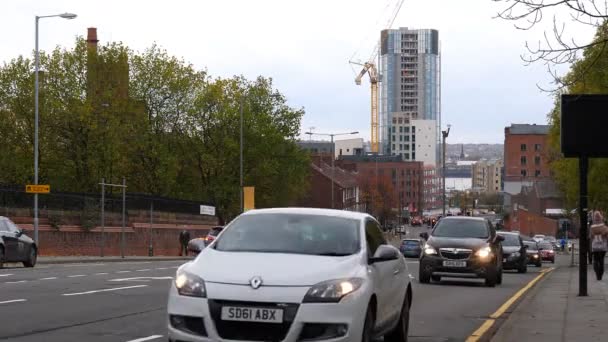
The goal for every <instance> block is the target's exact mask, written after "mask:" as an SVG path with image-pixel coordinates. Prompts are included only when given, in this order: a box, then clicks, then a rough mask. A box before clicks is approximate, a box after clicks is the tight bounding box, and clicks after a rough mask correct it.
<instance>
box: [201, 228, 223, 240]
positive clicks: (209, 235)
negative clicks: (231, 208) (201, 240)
mask: <svg viewBox="0 0 608 342" xmlns="http://www.w3.org/2000/svg"><path fill="white" fill-rule="evenodd" d="M223 229H224V227H223V226H217V227H212V228H211V229H209V232H208V233H207V236H205V243H206V244H207V245H208V244H210V243H212V242H213V240H215V238H216V237H217V236H218V235H219V234H220V233H221V232H222V230H223Z"/></svg>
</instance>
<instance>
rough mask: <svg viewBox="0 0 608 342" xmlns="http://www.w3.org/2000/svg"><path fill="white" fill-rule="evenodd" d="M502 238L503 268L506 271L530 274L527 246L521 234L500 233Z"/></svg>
mask: <svg viewBox="0 0 608 342" xmlns="http://www.w3.org/2000/svg"><path fill="white" fill-rule="evenodd" d="M498 235H500V236H502V237H503V238H504V240H503V241H502V267H503V269H505V270H517V272H519V273H526V272H528V256H527V255H526V248H527V247H526V245H525V244H524V242H523V241H522V240H521V237H520V236H519V234H515V233H507V232H498Z"/></svg>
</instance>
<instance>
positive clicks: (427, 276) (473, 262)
mask: <svg viewBox="0 0 608 342" xmlns="http://www.w3.org/2000/svg"><path fill="white" fill-rule="evenodd" d="M420 236H421V237H422V238H424V239H426V240H427V241H426V243H425V245H424V249H423V253H422V256H421V257H420V266H419V272H420V274H419V278H418V279H419V280H420V282H421V283H428V282H429V281H430V280H431V279H432V280H433V281H440V280H441V277H459V278H483V279H485V284H486V286H489V287H493V286H495V285H496V284H500V283H502V247H501V244H500V242H501V241H502V240H503V237H502V236H500V235H497V234H496V231H495V230H494V228H493V227H492V226H491V225H490V224H488V221H487V220H485V219H483V218H478V217H467V216H450V217H444V218H442V219H441V220H440V221H439V222H438V223H437V225H436V226H435V228H433V230H432V231H431V234H430V235H429V234H428V233H422V234H420Z"/></svg>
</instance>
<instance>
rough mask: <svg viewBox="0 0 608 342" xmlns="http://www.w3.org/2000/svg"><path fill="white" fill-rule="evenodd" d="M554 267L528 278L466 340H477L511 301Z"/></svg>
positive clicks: (473, 341)
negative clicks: (526, 281)
mask: <svg viewBox="0 0 608 342" xmlns="http://www.w3.org/2000/svg"><path fill="white" fill-rule="evenodd" d="M553 270H554V268H553V267H550V268H545V269H543V270H542V271H540V274H539V275H537V276H536V277H535V278H534V279H532V280H530V282H528V284H526V286H524V287H522V288H521V289H520V290H519V291H517V292H516V293H515V294H514V295H513V296H512V297H511V298H509V299H508V300H507V301H506V302H504V304H502V305H501V306H500V307H499V308H498V310H496V311H495V312H494V313H493V314H491V315H490V318H489V319H486V320H485V321H484V322H483V324H482V325H481V326H480V327H479V328H478V329H477V330H475V331H474V332H473V334H471V336H469V337H468V338H467V339H466V342H477V341H479V340H480V339H481V338H482V337H483V335H484V334H485V333H486V332H488V330H490V328H491V327H492V325H494V322H495V321H496V320H497V319H498V318H500V316H502V315H503V314H504V313H505V311H507V310H508V309H509V308H510V307H511V305H513V303H515V302H516V301H517V300H518V299H519V298H521V296H523V295H524V294H525V293H526V292H527V291H528V290H529V289H530V288H531V287H532V286H534V284H536V283H537V282H538V281H539V280H541V279H542V278H543V277H544V276H545V275H546V274H547V273H549V272H551V271H553Z"/></svg>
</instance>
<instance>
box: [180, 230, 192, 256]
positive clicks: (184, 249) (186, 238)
mask: <svg viewBox="0 0 608 342" xmlns="http://www.w3.org/2000/svg"><path fill="white" fill-rule="evenodd" d="M188 242H190V232H188V231H187V230H185V229H184V230H182V231H181V232H180V233H179V256H184V255H185V256H188Z"/></svg>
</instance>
